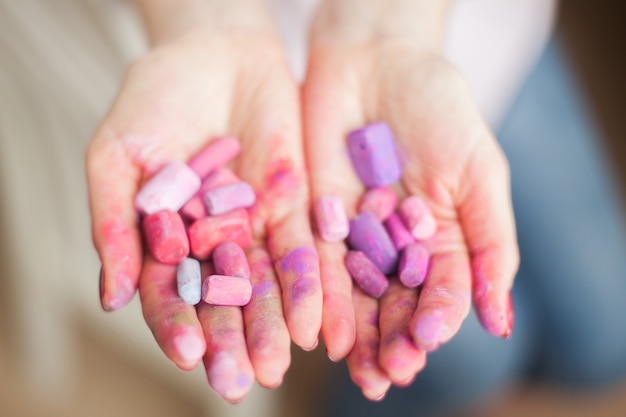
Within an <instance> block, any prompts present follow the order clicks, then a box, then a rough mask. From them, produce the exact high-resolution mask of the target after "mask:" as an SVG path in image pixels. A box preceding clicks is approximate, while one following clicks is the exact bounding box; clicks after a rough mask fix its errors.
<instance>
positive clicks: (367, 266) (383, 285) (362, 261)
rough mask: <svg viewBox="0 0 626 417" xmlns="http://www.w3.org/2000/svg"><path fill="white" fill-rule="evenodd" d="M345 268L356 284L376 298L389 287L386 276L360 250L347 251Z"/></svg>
mask: <svg viewBox="0 0 626 417" xmlns="http://www.w3.org/2000/svg"><path fill="white" fill-rule="evenodd" d="M346 268H347V269H348V272H349V273H350V276H351V277H352V279H353V280H354V282H356V284H357V285H358V286H359V287H360V288H361V289H362V290H363V291H365V293H366V294H368V295H370V296H372V297H374V298H378V297H380V296H381V295H383V293H384V292H385V291H387V288H388V287H389V281H388V280H387V277H385V275H383V273H382V272H380V270H379V269H378V268H377V267H376V265H374V263H373V262H372V261H371V260H370V259H369V258H368V257H367V256H366V255H365V254H364V253H363V252H360V251H354V250H351V251H348V253H347V255H346Z"/></svg>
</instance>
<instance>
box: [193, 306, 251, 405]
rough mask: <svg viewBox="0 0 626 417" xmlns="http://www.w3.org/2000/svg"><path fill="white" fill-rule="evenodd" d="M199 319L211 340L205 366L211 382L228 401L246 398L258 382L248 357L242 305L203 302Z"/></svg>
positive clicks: (233, 401) (208, 340)
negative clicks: (217, 304)
mask: <svg viewBox="0 0 626 417" xmlns="http://www.w3.org/2000/svg"><path fill="white" fill-rule="evenodd" d="M198 318H199V319H200V323H202V330H203V331H204V337H205V338H206V343H207V350H206V354H205V355H204V368H205V370H206V375H207V379H208V381H209V385H210V386H211V388H213V390H215V392H217V393H218V394H219V395H220V396H221V397H222V398H224V399H225V400H226V401H228V402H231V403H237V402H240V401H242V400H243V399H244V397H245V396H246V395H247V394H248V393H249V392H250V389H251V388H252V384H253V383H254V369H253V367H252V363H251V362H250V358H249V357H248V350H247V347H246V340H245V337H244V325H243V317H242V312H241V308H239V307H231V306H215V305H209V304H206V303H204V302H200V304H199V305H198Z"/></svg>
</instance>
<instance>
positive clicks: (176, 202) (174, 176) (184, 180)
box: [135, 162, 201, 214]
mask: <svg viewBox="0 0 626 417" xmlns="http://www.w3.org/2000/svg"><path fill="white" fill-rule="evenodd" d="M200 184H201V180H200V177H198V176H197V175H196V173H195V172H193V171H192V170H191V168H189V167H188V166H187V165H185V164H183V163H182V162H170V163H169V164H167V165H166V166H165V167H164V168H163V169H161V170H160V171H159V172H158V173H157V174H156V175H155V176H154V177H152V178H151V179H150V180H149V181H148V182H146V184H145V185H144V186H143V187H142V188H141V190H139V192H138V193H137V195H136V196H135V207H136V208H137V210H139V211H140V212H141V213H143V214H154V213H156V212H157V211H161V210H171V211H178V210H180V208H181V207H182V206H183V205H184V204H185V203H186V202H187V201H189V199H191V197H193V196H194V194H195V193H196V192H197V191H198V189H199V188H200Z"/></svg>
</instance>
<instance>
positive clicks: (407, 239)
mask: <svg viewBox="0 0 626 417" xmlns="http://www.w3.org/2000/svg"><path fill="white" fill-rule="evenodd" d="M385 228H386V229H387V232H388V233H389V237H391V241H392V242H393V245H394V246H395V248H396V250H398V251H401V250H402V249H404V248H405V247H406V246H407V245H410V244H411V243H415V237H413V235H412V234H411V232H410V231H409V229H407V227H406V226H405V225H404V222H403V221H402V219H401V218H400V216H399V215H398V214H397V213H391V214H390V215H389V217H387V220H385Z"/></svg>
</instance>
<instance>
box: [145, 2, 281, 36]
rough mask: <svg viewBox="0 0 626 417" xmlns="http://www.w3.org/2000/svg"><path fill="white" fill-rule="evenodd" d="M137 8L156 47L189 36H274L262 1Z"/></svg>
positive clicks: (162, 4)
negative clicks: (244, 34) (226, 34)
mask: <svg viewBox="0 0 626 417" xmlns="http://www.w3.org/2000/svg"><path fill="white" fill-rule="evenodd" d="M135 4H136V6H137V8H138V10H139V12H140V14H141V16H142V19H143V22H144V26H145V29H146V31H147V34H148V38H149V39H150V43H151V44H152V45H153V46H155V45H159V44H161V43H164V42H167V41H169V40H171V39H176V38H179V37H181V36H184V35H187V34H190V33H193V34H199V35H207V36H214V35H219V34H225V33H233V32H237V33H258V34H274V33H275V29H274V25H273V22H272V20H271V17H270V13H269V11H268V10H267V7H266V4H265V1H263V0H237V1H232V0H135Z"/></svg>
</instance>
